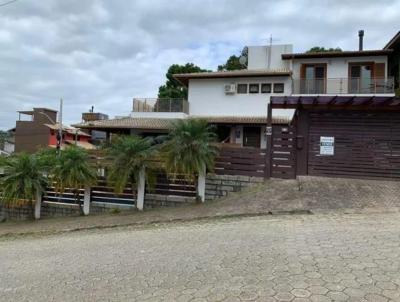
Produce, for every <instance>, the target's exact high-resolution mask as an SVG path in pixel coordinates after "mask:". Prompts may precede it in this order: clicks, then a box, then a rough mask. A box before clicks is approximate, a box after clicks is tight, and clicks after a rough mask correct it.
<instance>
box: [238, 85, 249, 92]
mask: <svg viewBox="0 0 400 302" xmlns="http://www.w3.org/2000/svg"><path fill="white" fill-rule="evenodd" d="M237 93H247V84H238V85H237Z"/></svg>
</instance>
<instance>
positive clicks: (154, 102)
mask: <svg viewBox="0 0 400 302" xmlns="http://www.w3.org/2000/svg"><path fill="white" fill-rule="evenodd" d="M133 112H183V113H189V102H188V101H187V100H185V99H168V98H134V99H133Z"/></svg>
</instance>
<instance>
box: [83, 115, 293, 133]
mask: <svg viewBox="0 0 400 302" xmlns="http://www.w3.org/2000/svg"><path fill="white" fill-rule="evenodd" d="M191 118H201V119H205V120H207V121H208V122H209V123H210V124H266V122H267V117H266V116H212V117H211V116H193V117H191ZM176 120H177V119H172V118H138V117H135V118H133V117H126V118H119V119H110V120H100V121H92V122H88V123H81V124H77V125H75V126H76V127H79V128H83V129H143V130H167V129H169V128H170V126H171V123H172V122H174V121H176ZM289 122H290V119H289V118H287V117H274V120H273V123H274V124H288V123H289Z"/></svg>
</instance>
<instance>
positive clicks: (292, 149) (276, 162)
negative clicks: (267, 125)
mask: <svg viewBox="0 0 400 302" xmlns="http://www.w3.org/2000/svg"><path fill="white" fill-rule="evenodd" d="M270 156H271V176H272V177H276V178H288V179H291V178H296V128H295V127H294V126H274V127H272V145H271V155H270Z"/></svg>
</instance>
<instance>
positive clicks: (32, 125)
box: [15, 108, 95, 153]
mask: <svg viewBox="0 0 400 302" xmlns="http://www.w3.org/2000/svg"><path fill="white" fill-rule="evenodd" d="M18 113H19V119H18V121H17V123H16V127H15V152H28V153H34V152H36V151H37V150H39V149H41V148H46V147H54V148H55V147H57V133H58V131H59V124H58V123H55V122H56V120H57V111H55V110H52V109H47V108H33V110H31V111H19V112H18ZM24 116H25V118H23V117H24ZM26 117H28V118H26ZM62 133H63V135H62V146H63V147H64V146H66V145H77V146H79V147H82V148H85V149H94V148H95V146H94V145H92V144H91V143H90V139H91V136H90V135H89V134H87V133H85V132H83V131H81V130H80V129H77V128H73V127H67V126H63V129H62Z"/></svg>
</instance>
